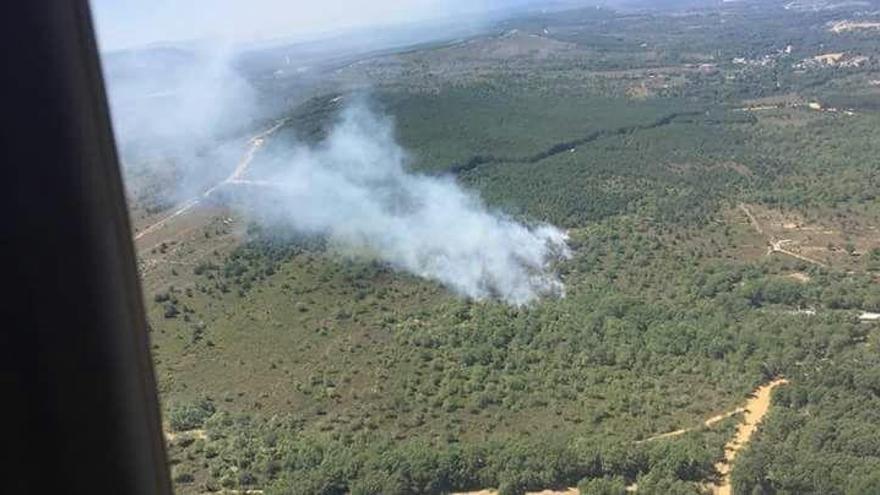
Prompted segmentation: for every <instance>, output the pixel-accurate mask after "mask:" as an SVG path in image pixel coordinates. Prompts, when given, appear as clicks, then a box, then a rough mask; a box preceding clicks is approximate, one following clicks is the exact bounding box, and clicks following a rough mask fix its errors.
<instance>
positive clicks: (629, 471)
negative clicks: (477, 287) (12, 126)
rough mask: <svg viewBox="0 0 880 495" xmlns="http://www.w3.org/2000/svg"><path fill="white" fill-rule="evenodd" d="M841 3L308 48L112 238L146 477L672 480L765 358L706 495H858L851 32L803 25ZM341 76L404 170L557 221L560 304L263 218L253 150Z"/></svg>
mask: <svg viewBox="0 0 880 495" xmlns="http://www.w3.org/2000/svg"><path fill="white" fill-rule="evenodd" d="M865 12H868V9H867V8H866V7H860V6H852V7H840V8H837V9H796V8H786V7H785V6H784V5H783V4H781V3H779V4H777V3H769V4H767V3H758V2H750V1H744V2H731V3H724V4H722V5H718V6H710V7H700V8H694V9H689V10H685V11H682V10H679V9H678V8H675V9H672V8H670V9H653V10H640V9H626V10H620V11H612V10H607V9H595V8H590V9H584V10H575V11H566V12H561V13H556V12H551V13H547V14H532V15H529V16H524V17H520V18H516V19H512V20H508V21H504V22H502V23H500V24H498V25H496V26H493V28H492V30H491V32H489V33H487V34H483V35H477V36H473V37H470V38H467V39H464V40H459V41H457V42H455V43H443V44H441V45H438V46H419V47H416V48H414V49H411V50H399V51H396V52H394V53H382V54H378V55H375V56H369V57H365V58H363V59H361V60H359V61H358V62H356V63H352V64H349V65H346V66H344V67H341V68H340V67H332V68H330V69H328V70H327V72H326V74H325V76H326V77H325V78H323V79H322V80H321V82H320V84H319V85H318V86H315V87H312V88H311V90H310V91H311V93H310V96H309V97H308V98H302V99H301V100H302V101H300V99H297V100H296V101H295V102H294V103H292V104H291V105H290V106H289V107H286V108H283V109H281V110H279V115H276V116H275V117H277V118H275V119H267V120H266V122H259V123H258V125H257V126H256V127H255V128H254V129H253V130H252V131H251V132H250V133H249V134H248V136H246V137H250V136H257V135H260V138H261V139H263V141H261V142H260V145H259V146H256V147H253V143H254V142H255V141H253V140H252V141H250V143H251V144H250V145H248V144H247V139H245V137H239V138H237V139H238V140H239V141H236V142H237V143H239V145H240V146H239V148H238V149H240V150H241V152H240V153H236V154H234V156H235V159H230V160H228V161H229V163H224V166H227V167H228V168H229V170H230V171H232V170H233V169H234V167H235V165H236V164H241V163H242V160H243V159H242V158H241V157H244V156H247V154H248V153H252V154H253V156H252V161H249V162H248V164H247V170H246V173H242V174H241V176H240V177H238V176H237V177H236V180H237V181H238V182H240V183H239V184H231V185H230V183H227V184H225V185H224V186H223V187H221V188H219V189H218V190H217V191H218V192H217V193H216V194H210V195H205V196H203V197H202V199H200V200H199V201H200V204H199V205H198V207H195V208H192V210H191V211H188V212H187V213H186V214H185V215H180V216H177V217H174V218H173V219H171V220H170V221H167V222H165V223H162V224H161V225H159V226H158V227H156V228H154V229H152V230H149V231H148V235H142V236H140V237H138V238H137V239H136V245H137V247H138V250H139V257H140V262H141V272H142V277H143V284H144V288H145V294H146V297H147V298H148V301H147V305H148V309H149V317H150V323H151V329H152V331H151V340H152V350H153V355H154V359H155V363H156V372H157V374H158V379H159V383H160V391H161V396H162V399H163V402H164V410H165V418H166V422H167V429H168V432H169V435H168V438H169V452H170V455H171V463H172V468H173V474H174V478H175V484H176V488H177V491H178V492H179V493H205V492H220V491H226V492H227V493H247V492H248V491H249V490H250V491H251V492H252V493H257V491H260V492H265V493H304V494H305V493H323V494H342V493H353V494H368V493H373V494H393V493H401V494H403V493H450V492H456V491H469V490H483V489H498V490H499V491H500V492H501V493H503V494H515V493H524V492H525V491H536V490H544V489H567V488H569V487H577V486H579V487H580V489H581V493H620V492H621V491H622V490H624V488H625V487H629V489H637V492H638V493H647V494H651V493H656V494H672V493H702V492H704V491H706V490H711V489H712V487H713V486H715V484H716V483H718V484H720V483H719V480H721V477H722V475H723V472H722V471H724V468H719V462H721V461H722V460H723V459H725V445H726V444H727V443H728V441H730V439H731V438H732V437H733V435H734V432H735V431H736V429H737V424H738V423H739V422H740V421H741V420H742V419H743V416H742V415H738V414H734V415H731V416H729V417H725V419H723V420H720V421H718V422H717V423H712V425H710V426H702V427H697V428H694V429H692V427H693V426H694V425H701V424H703V423H704V421H705V420H706V418H711V417H713V416H715V415H719V414H723V413H725V412H728V411H732V410H735V409H736V408H737V407H739V406H740V405H741V404H743V403H745V402H746V399H747V396H748V394H749V393H750V392H752V391H753V390H755V389H756V388H758V387H759V386H761V385H763V384H766V383H769V382H771V381H773V380H774V379H779V378H781V377H785V378H786V379H787V380H788V384H787V385H786V386H784V387H779V388H778V389H777V390H775V391H774V392H773V396H772V404H771V405H770V406H769V409H768V411H769V412H767V415H766V417H764V418H763V421H762V423H761V426H760V427H759V428H758V429H757V431H756V432H755V433H754V435H753V436H752V437H751V440H750V442H749V443H748V445H746V446H745V447H744V449H743V450H742V451H741V452H740V453H738V455H737V456H736V458H735V461H734V463H733V465H732V475H731V476H732V487H733V492H734V493H822V494H835V493H840V494H844V493H847V494H849V493H872V492H874V491H878V490H880V478H878V476H877V474H876V473H877V472H880V471H878V469H877V468H878V467H880V439H878V438H877V434H876V432H875V428H874V425H875V424H876V418H874V416H875V415H876V414H875V413H874V411H876V410H877V409H878V408H877V407H874V406H875V405H876V403H877V401H878V400H880V399H878V393H880V388H878V387H880V385H878V384H880V382H878V377H880V375H878V371H877V370H880V367H878V364H880V362H878V361H880V355H878V344H880V341H878V333H877V332H878V330H880V329H878V327H877V325H876V323H871V322H869V321H867V320H865V321H862V320H860V319H859V316H860V315H861V314H862V313H863V312H880V288H878V281H880V230H878V228H880V201H878V196H877V191H878V190H880V162H878V157H880V153H878V148H877V146H878V145H877V143H878V142H880V141H878V132H880V131H878V129H880V112H878V110H880V104H878V103H880V85H878V84H875V83H877V81H880V58H878V57H880V31H877V30H871V29H868V28H865V29H861V28H852V29H849V28H847V29H842V28H839V26H840V24H834V23H835V22H843V21H846V20H850V19H855V18H858V19H860V21H859V22H868V20H870V19H868V17H869V15H868V14H866V13H865ZM863 18H864V19H863ZM835 26H838V28H835ZM847 26H858V24H847ZM837 52H839V53H843V54H844V55H843V56H841V57H840V58H838V59H837V61H835V62H833V63H826V62H817V61H815V59H814V57H816V56H819V55H822V54H825V53H837ZM282 54H283V52H282ZM278 56H279V57H282V55H281V54H279V55H278ZM858 57H863V58H858ZM266 60H269V62H271V58H267V59H261V63H269V62H267V61H266ZM847 60H850V61H853V60H860V62H858V63H856V62H851V63H849V64H847V63H844V62H845V61H847ZM310 77H313V75H310ZM318 79H320V78H318ZM296 83H297V81H295V80H291V81H286V80H281V81H280V82H277V85H276V86H277V87H293V86H295V85H296ZM267 88H269V86H263V90H264V91H269V90H270V89H267ZM276 89H277V88H276ZM273 91H274V90H273ZM354 100H363V101H367V102H368V103H367V104H368V105H369V106H370V107H371V108H373V109H374V110H375V112H377V113H379V114H382V115H387V116H388V117H389V118H390V119H391V121H392V125H393V129H394V138H395V139H396V141H397V142H399V143H400V146H401V147H402V148H403V149H405V150H406V152H407V156H406V166H407V167H408V170H411V171H414V172H416V173H419V174H424V175H425V176H428V177H432V178H434V177H440V178H442V179H443V180H451V181H454V182H455V183H456V184H458V185H460V186H462V187H464V188H465V189H466V190H467V191H471V192H473V194H475V195H477V196H478V197H479V198H480V201H481V202H483V203H485V204H486V205H487V208H488V209H489V210H490V211H492V212H503V214H504V215H506V216H507V217H509V218H513V219H516V220H517V221H520V222H524V223H537V222H547V223H550V224H552V225H555V226H557V227H559V228H560V229H564V230H565V231H566V232H567V234H568V241H567V242H568V247H569V248H570V249H571V256H570V257H569V258H567V259H559V260H556V261H555V262H554V263H553V265H552V270H553V272H554V273H555V274H557V275H558V278H559V280H560V281H561V282H562V283H563V284H564V286H565V295H564V297H542V298H540V299H538V300H536V301H534V302H531V303H529V304H525V305H520V306H517V305H510V304H506V303H504V302H503V301H500V300H498V299H495V298H485V299H479V300H472V299H468V298H465V297H461V296H460V295H458V294H456V293H455V292H453V291H451V290H449V288H448V287H447V286H445V285H443V284H442V283H438V282H437V281H432V280H426V279H424V278H420V277H418V276H416V275H414V274H410V273H406V272H404V271H401V270H397V269H395V267H394V266H391V265H390V264H389V263H386V262H383V261H382V260H381V259H380V258H377V257H376V256H375V255H372V254H371V253H369V252H367V253H364V252H351V250H348V249H346V247H345V246H340V245H339V243H337V242H334V239H332V238H328V237H326V236H322V235H315V234H314V233H303V232H300V231H298V230H297V229H295V228H292V227H289V228H277V226H273V227H272V228H270V227H269V226H267V225H266V224H265V223H264V222H263V221H262V216H261V215H262V214H261V213H260V212H259V211H255V210H254V209H253V202H252V198H253V197H263V198H265V197H270V196H271V194H273V193H271V192H266V191H267V190H266V189H265V188H261V187H263V186H262V185H261V183H260V182H259V181H261V180H264V179H266V178H269V177H272V176H273V175H272V174H273V173H275V172H276V171H277V170H278V169H279V168H282V169H283V167H284V166H285V164H284V163H283V162H281V163H279V162H278V161H277V160H275V159H273V157H276V156H279V155H278V154H279V153H282V152H283V151H284V150H286V149H287V148H289V147H290V146H292V144H291V143H295V142H302V143H310V144H312V145H314V146H318V148H316V149H319V150H320V146H321V145H320V143H322V142H325V140H326V139H327V138H328V136H332V128H333V126H334V125H335V124H334V123H335V122H337V121H338V120H339V119H340V115H341V114H342V113H344V111H345V108H346V106H347V105H348V104H349V102H351V101H354ZM276 123H277V126H278V127H277V128H275V130H273V132H272V133H269V134H261V133H265V131H267V130H268V129H272V128H273V126H275V125H276ZM242 143H244V144H242ZM249 146H250V147H249ZM233 175H234V174H233ZM172 177H173V176H172ZM222 177H223V176H222V175H221V179H220V180H222ZM241 179H247V180H249V181H251V182H250V183H249V184H248V183H245V182H246V181H244V180H241ZM236 180H232V181H231V182H236ZM438 180H439V179H438ZM173 181H174V179H173V178H169V177H146V178H145V179H144V183H145V184H150V186H149V187H146V186H144V188H143V189H140V190H138V191H134V193H133V194H132V197H133V198H137V203H136V204H134V205H133V212H134V222H135V225H136V227H137V228H138V232H144V231H145V229H150V226H151V225H157V222H162V221H163V219H165V218H168V215H169V214H173V213H174V212H175V211H176V210H177V209H179V208H180V206H181V203H180V202H172V203H174V204H173V205H172V204H165V203H164V202H162V201H159V200H158V199H157V198H158V196H159V195H158V193H156V191H161V190H162V186H161V184H169V183H171V182H173ZM227 182H229V181H227ZM129 184H130V186H131V185H132V184H134V182H132V181H129ZM138 184H140V183H138ZM156 184H160V185H156ZM130 189H132V187H130ZM134 189H137V188H136V187H135V188H134ZM151 192H152V195H151ZM146 205H149V208H148V207H147V206H146ZM156 205H158V206H156ZM136 235H137V234H136ZM768 396H769V392H768ZM679 429H688V431H687V432H685V433H684V434H681V435H674V436H669V437H664V438H660V439H656V440H652V441H649V442H645V441H644V440H646V439H649V438H651V437H654V436H657V435H661V434H663V433H666V432H672V431H675V430H679Z"/></svg>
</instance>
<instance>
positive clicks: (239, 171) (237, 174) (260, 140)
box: [134, 119, 288, 241]
mask: <svg viewBox="0 0 880 495" xmlns="http://www.w3.org/2000/svg"><path fill="white" fill-rule="evenodd" d="M287 121H288V119H281V120H279V121H278V122H276V123H275V124H274V125H273V126H272V127H270V128H268V129H266V130H265V131H263V132H261V133H259V134H257V135H256V136H254V137H252V138H250V139H249V140H248V147H247V149H246V150H245V153H244V155H243V156H242V157H241V160H240V161H239V162H238V165H237V166H236V167H235V170H233V171H232V173H231V174H229V176H228V177H226V178H225V179H223V180H222V181H220V182H218V183H217V184H214V185H213V186H211V187H209V188H208V189H207V190H205V191H204V192H203V193H202V194H200V195H199V196H196V197H194V198H190V199H188V200H186V201H184V202H183V203H181V204H180V206H178V208H177V209H176V210H174V211H173V212H171V213H170V214H168V215H166V216H165V217H162V218H161V219H159V220H158V221H157V222H155V223H153V224H150V225H148V226H147V227H145V228H144V229H143V230H141V231H140V232H138V233H137V234H136V235H135V236H134V240H135V241H137V240H140V239H141V238H143V237H144V236H147V235H149V234H150V233H152V232H156V231H157V230H159V229H161V228H162V227H164V226H165V225H167V224H168V223H169V222H171V221H172V220H174V219H175V218H177V217H179V216H181V215H184V214H186V213H187V212H189V211H190V210H192V209H193V208H195V207H196V206H198V204H199V203H201V202H202V200H204V199H206V198H208V197H209V196H211V194H212V193H214V191H216V190H217V189H219V188H220V187H222V186H224V185H228V184H237V183H242V182H243V181H244V176H245V174H246V173H247V169H248V167H249V166H250V165H251V163H252V162H253V161H254V156H255V155H256V154H257V151H259V150H260V148H262V147H263V145H264V144H265V143H266V139H267V138H268V137H269V136H271V135H272V134H274V133H275V132H276V131H277V130H278V129H280V128H281V127H282V126H283V125H284V124H286V123H287Z"/></svg>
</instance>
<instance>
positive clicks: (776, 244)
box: [738, 203, 828, 268]
mask: <svg viewBox="0 0 880 495" xmlns="http://www.w3.org/2000/svg"><path fill="white" fill-rule="evenodd" d="M738 206H739V209H740V210H742V212H743V213H745V214H746V216H747V217H748V218H749V223H751V224H752V227H753V228H754V229H755V230H756V231H757V232H758V233H759V234H761V235H762V236H766V233H765V232H764V228H763V227H762V226H761V222H759V221H758V219H757V218H755V215H754V214H753V213H752V210H750V209H749V207H748V206H746V205H745V203H740V204H739V205H738ZM767 242H768V244H769V247H768V251H767V254H773V253H781V254H784V255H787V256H791V257H792V258H797V259H799V260H801V261H806V262H807V263H811V264H813V265H816V266H821V267H822V268H828V265H826V264H825V263H822V262H821V261H819V260H814V259H813V258H810V257H807V256H804V255H802V254H799V253H795V252H794V251H790V250H788V249H786V248H785V247H784V245H785V244H787V243H789V242H791V240H789V239H776V238H775V237H773V236H770V239H768V240H767Z"/></svg>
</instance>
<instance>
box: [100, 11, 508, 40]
mask: <svg viewBox="0 0 880 495" xmlns="http://www.w3.org/2000/svg"><path fill="white" fill-rule="evenodd" d="M512 3H523V2H522V0H518V1H515V2H511V1H509V0H507V1H505V0H92V9H93V11H94V15H95V19H96V22H97V25H98V26H97V28H98V36H99V38H100V42H101V47H102V49H104V50H115V49H120V48H130V47H135V46H140V45H146V44H149V43H154V42H162V41H180V40H191V39H201V38H213V37H222V38H228V39H233V40H254V39H267V38H274V37H281V36H297V35H309V34H316V33H320V32H326V31H332V30H338V29H344V28H350V27H363V26H369V25H381V24H392V23H400V22H406V21H415V20H427V19H442V18H444V17H447V16H451V15H456V14H471V13H481V12H486V11H488V10H489V9H491V8H493V7H498V6H506V5H509V4H512Z"/></svg>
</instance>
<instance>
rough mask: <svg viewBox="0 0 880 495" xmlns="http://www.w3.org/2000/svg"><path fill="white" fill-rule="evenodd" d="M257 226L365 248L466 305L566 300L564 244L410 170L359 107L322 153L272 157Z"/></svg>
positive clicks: (379, 124)
mask: <svg viewBox="0 0 880 495" xmlns="http://www.w3.org/2000/svg"><path fill="white" fill-rule="evenodd" d="M272 159H273V160H280V161H281V162H286V165H284V163H282V165H281V168H283V171H281V172H278V173H276V174H274V175H273V176H271V177H268V181H261V182H260V183H262V184H267V183H268V184H271V188H272V189H277V193H274V194H267V195H266V196H265V197H264V198H263V201H261V202H258V203H257V204H258V205H260V211H261V213H262V215H261V217H262V218H263V219H264V220H266V221H268V222H270V223H274V224H282V225H285V226H289V227H292V228H293V229H295V230H297V231H299V232H303V233H307V234H318V235H326V236H328V238H329V239H330V240H331V241H333V242H334V243H337V244H341V245H342V246H347V247H350V248H354V249H362V250H363V249H366V250H368V251H370V252H371V253H373V254H374V255H375V256H377V257H379V258H381V259H382V260H384V261H386V262H388V263H389V264H390V265H391V266H393V267H394V268H396V269H400V270H405V271H407V272H410V273H413V274H415V275H418V276H420V277H424V278H427V279H431V280H435V281H438V282H440V283H441V284H443V285H445V286H447V287H449V288H451V289H453V290H454V291H456V292H457V293H459V294H462V295H464V296H467V297H470V298H474V299H483V298H488V297H497V298H500V299H502V300H504V301H506V302H508V303H510V304H515V305H520V304H525V303H528V302H530V301H532V300H534V299H535V298H536V297H538V296H540V295H562V294H563V286H562V284H561V283H560V281H559V280H558V278H557V277H556V276H555V275H554V274H553V272H552V270H551V263H552V262H553V261H554V260H555V259H557V258H559V257H565V256H568V249H567V247H566V243H565V241H566V235H565V233H564V232H562V231H560V230H559V229H557V228H555V227H553V226H550V225H546V224H540V225H535V226H526V225H524V224H522V223H518V222H516V221H514V220H512V219H510V218H508V217H506V216H505V215H503V214H500V213H494V212H490V211H489V210H488V209H487V208H486V207H485V206H484V205H483V204H482V203H481V201H480V200H479V198H477V197H476V196H475V195H474V194H472V193H469V192H467V191H465V190H464V189H463V188H461V187H460V186H459V185H458V184H457V183H456V182H455V181H454V179H452V178H448V177H445V178H444V177H436V176H427V175H420V174H416V173H412V172H409V171H407V169H406V167H405V164H406V153H405V152H404V150H403V149H402V148H401V147H400V146H399V145H398V144H397V143H396V142H395V139H394V133H393V127H392V125H391V124H390V122H389V121H388V120H387V119H382V118H380V117H377V116H376V114H374V113H373V112H371V111H370V110H368V109H367V108H366V106H364V105H355V106H352V107H349V108H348V109H347V110H346V111H345V112H344V113H343V115H342V118H341V120H340V121H339V123H338V124H337V125H336V126H335V127H334V128H333V130H332V131H331V132H330V134H329V136H328V138H327V139H326V141H325V142H323V143H322V144H320V145H318V146H315V147H308V146H298V147H294V148H292V149H291V150H290V151H289V153H282V154H281V156H274V157H272Z"/></svg>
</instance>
